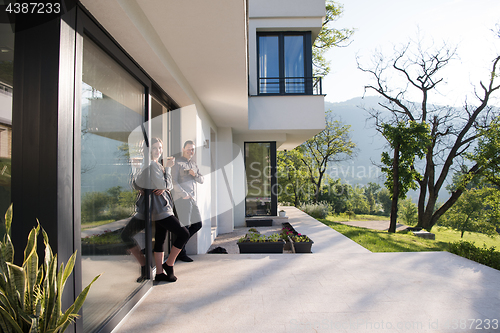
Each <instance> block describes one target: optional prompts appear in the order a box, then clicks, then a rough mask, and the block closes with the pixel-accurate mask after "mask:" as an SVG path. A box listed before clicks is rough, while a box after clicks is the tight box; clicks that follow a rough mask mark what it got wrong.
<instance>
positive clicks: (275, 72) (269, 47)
mask: <svg viewBox="0 0 500 333" xmlns="http://www.w3.org/2000/svg"><path fill="white" fill-rule="evenodd" d="M278 43H279V40H278V36H259V78H260V79H259V80H260V82H259V86H260V93H262V94H278V93H279V92H280V82H279V77H280V73H279V44H278Z"/></svg>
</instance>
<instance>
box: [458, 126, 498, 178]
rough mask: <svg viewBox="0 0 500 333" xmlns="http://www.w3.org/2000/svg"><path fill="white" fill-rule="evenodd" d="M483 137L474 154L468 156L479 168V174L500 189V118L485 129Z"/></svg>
mask: <svg viewBox="0 0 500 333" xmlns="http://www.w3.org/2000/svg"><path fill="white" fill-rule="evenodd" d="M481 135H482V136H481V138H480V139H479V141H478V143H477V147H476V148H475V149H474V153H473V154H467V155H466V156H467V158H468V159H469V160H471V161H474V162H476V164H477V165H478V166H479V171H478V173H480V174H482V175H483V176H484V177H485V178H486V179H487V180H488V182H490V183H492V184H495V185H496V186H497V187H500V117H497V118H496V119H494V120H493V121H492V122H491V123H490V125H489V126H488V127H487V128H486V129H483V130H482V131H481Z"/></svg>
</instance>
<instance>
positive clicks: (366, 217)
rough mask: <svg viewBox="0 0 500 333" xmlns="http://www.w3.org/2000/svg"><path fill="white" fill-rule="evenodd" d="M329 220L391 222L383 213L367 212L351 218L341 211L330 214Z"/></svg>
mask: <svg viewBox="0 0 500 333" xmlns="http://www.w3.org/2000/svg"><path fill="white" fill-rule="evenodd" d="M327 219H328V220H329V221H332V222H347V221H387V224H389V216H382V215H367V214H359V215H355V216H354V217H351V218H349V216H347V214H345V213H341V214H338V215H329V216H328V217H327Z"/></svg>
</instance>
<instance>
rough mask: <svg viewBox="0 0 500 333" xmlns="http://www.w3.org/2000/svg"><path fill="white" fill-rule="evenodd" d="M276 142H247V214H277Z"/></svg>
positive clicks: (248, 215)
mask: <svg viewBox="0 0 500 333" xmlns="http://www.w3.org/2000/svg"><path fill="white" fill-rule="evenodd" d="M275 170H276V143H275V142H246V143H245V173H246V177H247V189H248V193H247V197H246V201H245V209H246V216H247V217H250V216H262V215H276V210H277V206H276V204H277V203H276V191H273V189H274V184H276V177H275Z"/></svg>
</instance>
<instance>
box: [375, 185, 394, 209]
mask: <svg viewBox="0 0 500 333" xmlns="http://www.w3.org/2000/svg"><path fill="white" fill-rule="evenodd" d="M377 199H378V202H380V205H381V206H382V210H383V211H384V214H385V215H389V214H390V213H391V206H392V199H391V192H390V191H389V190H388V189H387V188H385V187H384V188H383V189H381V190H380V191H379V192H378V193H377Z"/></svg>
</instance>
